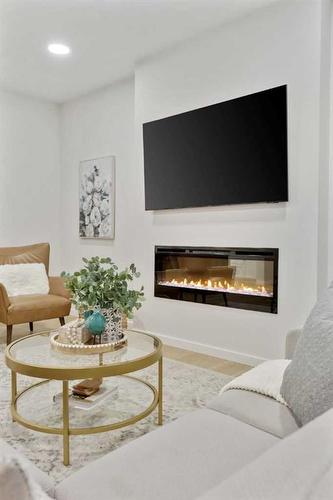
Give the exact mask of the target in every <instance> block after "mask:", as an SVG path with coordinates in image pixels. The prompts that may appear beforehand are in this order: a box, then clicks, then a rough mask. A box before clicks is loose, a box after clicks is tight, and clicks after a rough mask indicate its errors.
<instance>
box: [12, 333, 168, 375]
mask: <svg viewBox="0 0 333 500" xmlns="http://www.w3.org/2000/svg"><path fill="white" fill-rule="evenodd" d="M50 334H51V332H49V331H48V332H41V333H38V334H34V335H30V336H27V337H24V338H22V339H20V340H18V341H16V342H14V343H13V344H11V345H10V346H9V348H8V350H7V356H6V361H7V365H8V366H9V367H10V368H12V369H14V370H15V371H18V372H21V373H24V372H22V371H21V370H20V369H17V370H16V369H15V368H16V365H17V366H18V367H19V368H22V366H29V367H32V368H36V370H37V371H39V370H38V369H49V370H53V369H55V370H58V369H59V370H66V371H68V370H80V369H82V370H84V369H94V368H101V366H102V367H104V368H105V367H112V366H116V365H118V366H119V364H126V363H127V364H130V363H135V362H136V361H138V362H139V361H140V360H145V359H147V358H148V359H149V358H153V359H152V362H155V361H156V360H157V359H158V355H159V353H160V352H161V347H162V343H161V341H160V340H159V339H158V338H157V337H154V336H153V335H149V334H145V333H141V332H136V331H134V330H127V331H126V334H127V338H128V342H127V345H126V346H125V347H123V348H121V349H119V350H117V351H114V352H109V353H104V354H102V355H99V354H91V355H79V354H75V355H74V354H63V353H59V352H57V351H55V350H53V349H52V348H51V345H50V339H49V336H50ZM155 358H156V359H155ZM149 364H152V363H147V366H148V365H149ZM136 369H139V368H136ZM27 374H28V373H27ZM30 374H31V375H32V376H34V373H33V371H31V372H29V375H30ZM116 374H119V373H116ZM36 376H38V375H36ZM50 378H53V377H50Z"/></svg>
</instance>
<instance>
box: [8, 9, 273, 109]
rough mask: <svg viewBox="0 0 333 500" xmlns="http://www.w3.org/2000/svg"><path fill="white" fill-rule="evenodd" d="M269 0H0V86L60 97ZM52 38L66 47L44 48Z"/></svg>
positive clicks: (124, 73) (83, 90)
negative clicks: (62, 50) (58, 53)
mask: <svg viewBox="0 0 333 500" xmlns="http://www.w3.org/2000/svg"><path fill="white" fill-rule="evenodd" d="M273 1H275V0H0V86H1V87H2V88H4V89H7V90H14V91H17V92H22V93H24V94H27V95H31V96H35V97H38V98H42V99H46V100H50V101H53V102H64V101H67V100H70V99H73V98H76V97H78V96H81V95H84V94H87V93H89V92H91V91H93V90H96V89H98V88H101V87H104V86H106V85H108V84H110V83H112V82H115V81H117V80H121V79H123V78H126V77H128V76H129V75H131V74H133V72H134V66H135V63H136V62H137V61H140V60H142V59H144V58H147V57H149V56H151V55H153V54H154V53H156V52H159V51H161V50H164V49H166V48H168V47H171V46H173V45H175V44H177V43H179V42H181V41H183V40H186V39H188V38H191V37H193V36H195V35H197V34H200V33H202V32H204V31H207V30H209V29H210V28H213V27H217V26H218V25H220V24H222V23H225V22H227V21H229V20H231V19H234V18H236V17H239V16H243V15H246V14H248V13H249V12H251V11H253V10H254V9H257V8H259V7H262V6H266V5H269V4H271V3H272V2H273ZM50 42H63V43H66V44H68V45H69V46H70V47H71V49H72V54H71V55H70V56H67V57H58V58H57V57H55V56H52V55H51V54H49V53H48V52H47V49H46V47H47V44H48V43H50Z"/></svg>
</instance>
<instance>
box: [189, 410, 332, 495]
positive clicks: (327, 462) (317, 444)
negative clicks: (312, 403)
mask: <svg viewBox="0 0 333 500" xmlns="http://www.w3.org/2000/svg"><path fill="white" fill-rule="evenodd" d="M332 450H333V410H330V411H328V412H326V413H324V414H323V415H321V416H320V417H318V418H316V419H315V420H313V421H312V422H310V423H309V424H307V425H305V426H304V427H303V428H301V429H299V430H298V431H297V432H294V433H293V434H291V435H290V436H288V437H287V438H286V439H282V440H281V441H279V443H278V444H276V445H275V446H273V447H272V448H270V449H269V450H267V451H266V452H265V453H263V454H262V455H261V456H260V457H258V458H257V459H256V460H254V461H253V462H252V463H250V464H248V465H247V466H245V467H244V468H243V469H242V470H240V471H238V472H237V473H235V474H233V475H232V476H231V477H229V478H228V479H226V480H225V481H222V482H221V483H220V484H219V485H218V486H217V487H215V488H213V489H212V490H210V491H208V492H207V493H206V494H204V495H202V496H199V498H200V500H217V499H222V498H225V499H228V500H259V499H265V500H328V499H329V498H332V492H333V451H332Z"/></svg>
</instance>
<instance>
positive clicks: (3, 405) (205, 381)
mask: <svg viewBox="0 0 333 500" xmlns="http://www.w3.org/2000/svg"><path fill="white" fill-rule="evenodd" d="M3 351H4V346H1V353H0V377H1V391H0V436H1V437H2V438H3V439H4V440H5V441H7V442H8V443H9V444H11V445H12V446H13V447H14V448H16V449H18V450H19V451H21V452H22V453H23V454H24V455H25V456H26V457H28V458H29V459H30V460H32V461H33V462H34V463H35V464H36V465H37V466H38V467H39V468H40V469H42V470H44V471H45V472H47V473H48V474H49V475H50V476H51V477H52V478H53V479H54V480H55V481H57V482H58V481H60V480H62V479H63V478H65V477H66V476H68V475H70V474H71V473H73V472H74V471H75V470H77V469H79V468H81V467H82V466H84V465H86V464H87V463H89V462H91V461H93V460H96V459H97V458H99V457H101V456H103V455H105V454H106V453H108V452H110V451H112V450H114V449H116V448H118V447H119V446H123V445H124V444H126V443H127V442H129V441H131V440H132V439H135V438H137V437H139V436H141V435H143V434H145V433H147V432H150V431H153V430H155V429H157V428H158V426H157V425H156V413H157V410H155V411H154V412H153V413H152V414H151V415H149V416H148V417H147V418H146V419H144V420H141V421H140V422H138V423H137V424H135V425H132V426H129V427H125V428H123V429H119V430H116V431H112V432H106V433H102V434H92V435H90V436H73V437H71V463H72V465H71V466H69V467H65V466H64V465H63V464H62V438H61V437H60V436H55V435H49V434H41V433H38V432H35V431H30V430H29V429H25V428H24V427H22V426H21V425H19V424H16V423H13V422H12V420H11V416H10V412H9V398H10V371H9V369H8V368H7V367H6V366H5V364H4V356H3ZM156 370H157V367H155V366H153V367H150V368H148V369H146V370H144V371H143V372H141V373H139V372H138V376H142V378H144V377H145V378H146V379H147V380H148V381H151V382H152V383H155V382H156ZM18 377H19V378H18V380H19V383H22V381H23V382H25V383H26V382H27V380H25V381H24V379H25V377H22V376H18ZM232 378H233V377H230V376H227V375H223V374H221V373H217V372H214V371H211V370H206V369H203V368H198V367H196V366H193V365H189V364H185V363H181V362H178V361H173V360H169V359H165V360H164V398H163V399H164V422H165V424H167V423H168V422H170V421H172V420H174V419H176V418H178V417H180V416H181V415H184V414H185V413H187V412H190V411H193V410H195V409H196V408H199V407H202V406H205V403H206V402H207V401H208V400H210V399H212V398H213V397H215V396H216V395H217V394H218V393H219V392H220V390H221V387H222V386H223V385H225V384H226V383H228V382H229V381H230V380H231V379H232ZM29 380H30V381H31V380H32V379H29ZM31 403H32V412H33V408H34V405H33V398H32V401H31Z"/></svg>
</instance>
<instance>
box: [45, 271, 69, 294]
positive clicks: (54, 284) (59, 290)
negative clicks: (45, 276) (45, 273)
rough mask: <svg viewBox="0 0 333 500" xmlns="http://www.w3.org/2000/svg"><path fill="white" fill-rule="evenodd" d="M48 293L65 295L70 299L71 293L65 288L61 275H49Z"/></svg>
mask: <svg viewBox="0 0 333 500" xmlns="http://www.w3.org/2000/svg"><path fill="white" fill-rule="evenodd" d="M49 285H50V292H49V293H50V294H51V295H59V296H60V297H65V298H66V299H70V298H71V295H70V292H69V290H67V288H65V285H64V280H63V278H62V277H61V276H49Z"/></svg>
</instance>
